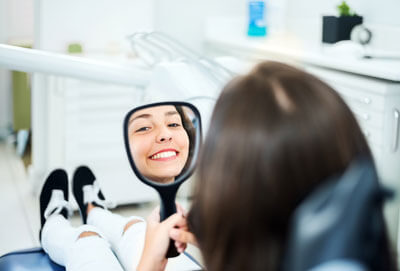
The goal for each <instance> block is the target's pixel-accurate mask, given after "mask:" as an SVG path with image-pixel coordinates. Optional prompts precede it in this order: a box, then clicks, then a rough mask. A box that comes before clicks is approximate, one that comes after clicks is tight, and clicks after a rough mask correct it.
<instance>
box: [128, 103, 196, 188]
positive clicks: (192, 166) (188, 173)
mask: <svg viewBox="0 0 400 271" xmlns="http://www.w3.org/2000/svg"><path fill="white" fill-rule="evenodd" d="M163 105H174V106H186V107H188V108H190V109H191V110H192V111H193V113H194V114H195V116H196V117H197V119H198V123H196V125H195V133H196V137H195V140H194V141H195V142H193V143H194V148H193V157H192V159H191V161H190V165H189V167H188V168H187V170H186V172H184V173H183V174H182V175H180V176H179V177H178V178H177V179H176V180H175V181H174V182H172V183H168V184H161V183H156V182H154V181H151V180H149V179H147V178H146V177H145V176H143V175H142V174H141V173H140V171H139V170H138V168H137V167H136V165H135V162H134V160H133V157H132V154H131V151H130V147H129V136H128V132H127V131H128V124H129V119H130V117H131V115H132V114H133V113H134V112H136V111H139V110H142V109H145V108H149V107H155V106H163ZM123 133H124V143H125V151H126V153H127V155H128V160H129V163H130V165H131V168H132V169H133V171H134V172H135V175H136V176H137V177H138V178H139V179H140V180H141V181H142V182H144V183H145V184H147V185H150V186H151V187H153V188H156V189H157V190H158V189H159V188H162V187H165V188H170V187H179V186H180V185H181V184H182V183H183V182H184V181H185V180H186V179H188V178H189V177H190V176H191V175H192V174H193V172H194V169H195V166H196V162H197V158H198V155H199V150H200V145H201V142H202V127H201V116H200V112H199V110H198V109H197V108H196V107H195V106H194V105H192V104H190V103H187V102H177V101H169V102H168V101H167V102H158V103H151V104H145V105H142V106H138V107H135V108H133V109H132V110H130V111H129V112H128V113H127V114H126V115H125V118H124V125H123Z"/></svg>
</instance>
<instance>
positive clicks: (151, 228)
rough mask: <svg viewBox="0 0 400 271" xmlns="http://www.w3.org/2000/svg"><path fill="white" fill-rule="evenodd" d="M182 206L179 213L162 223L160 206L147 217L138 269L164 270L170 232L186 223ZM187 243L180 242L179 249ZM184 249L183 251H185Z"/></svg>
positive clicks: (146, 270)
mask: <svg viewBox="0 0 400 271" xmlns="http://www.w3.org/2000/svg"><path fill="white" fill-rule="evenodd" d="M182 211H183V210H182V208H181V207H180V206H178V213H176V214H173V215H171V216H170V217H168V218H167V219H166V220H164V221H163V222H161V223H160V208H159V207H157V208H156V209H154V210H153V211H152V213H151V214H150V216H149V217H148V218H147V229H146V238H145V245H144V248H143V253H142V257H141V259H140V262H139V265H138V267H137V270H138V271H159V270H164V269H165V266H166V264H167V259H166V257H165V256H166V254H167V250H168V247H169V240H170V237H169V232H170V231H171V230H172V229H173V228H174V227H180V225H186V220H185V218H184V216H183V212H182ZM184 247H186V246H185V245H182V244H180V246H179V247H178V249H181V250H182V249H183V250H184ZM183 250H182V251H183Z"/></svg>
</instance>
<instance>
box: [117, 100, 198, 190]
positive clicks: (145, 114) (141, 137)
mask: <svg viewBox="0 0 400 271" xmlns="http://www.w3.org/2000/svg"><path fill="white" fill-rule="evenodd" d="M200 129H201V128H200V116H199V113H198V111H197V109H196V108H195V107H194V106H193V105H191V104H188V103H176V102H175V103H158V104H152V105H146V106H142V107H139V108H136V109H134V110H132V111H130V112H129V113H128V115H127V116H126V118H125V144H126V148H127V152H128V156H129V158H130V162H131V165H132V167H133V169H134V171H135V173H136V175H138V177H139V178H140V179H141V180H142V181H147V182H152V183H153V184H161V185H164V184H171V183H174V182H178V181H182V179H183V178H187V177H188V176H186V177H185V175H189V174H190V173H189V171H192V169H193V164H194V163H193V162H194V161H193V160H194V158H195V155H197V149H198V144H199V142H200V140H199V137H200ZM185 173H189V174H185Z"/></svg>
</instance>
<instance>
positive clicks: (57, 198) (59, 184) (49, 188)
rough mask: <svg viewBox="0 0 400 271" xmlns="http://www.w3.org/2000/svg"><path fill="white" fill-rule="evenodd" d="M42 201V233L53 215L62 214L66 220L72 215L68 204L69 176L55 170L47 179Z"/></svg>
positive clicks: (41, 197) (41, 196) (62, 171)
mask: <svg viewBox="0 0 400 271" xmlns="http://www.w3.org/2000/svg"><path fill="white" fill-rule="evenodd" d="M39 200H40V224H41V227H40V232H39V240H41V235H42V229H43V226H44V224H45V223H46V220H47V219H48V218H49V217H50V216H51V215H56V214H60V215H62V216H63V217H65V218H66V219H68V218H69V217H70V216H71V215H72V207H71V205H70V204H69V202H68V176H67V173H66V172H65V171H64V170H62V169H56V170H53V171H52V172H51V173H50V175H49V176H48V177H47V179H46V181H45V183H44V185H43V187H42V191H41V192H40V196H39Z"/></svg>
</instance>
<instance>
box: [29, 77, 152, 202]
mask: <svg viewBox="0 0 400 271" xmlns="http://www.w3.org/2000/svg"><path fill="white" fill-rule="evenodd" d="M45 82H46V83H45V84H43V87H44V88H45V89H42V94H43V95H44V97H43V98H44V100H45V103H44V106H45V107H46V108H45V109H44V112H45V113H44V115H45V116H44V117H45V118H43V119H42V121H41V127H40V129H45V130H46V131H47V135H46V137H47V141H46V142H44V143H43V144H44V148H45V154H46V155H45V158H43V159H44V160H45V161H44V162H45V164H44V165H43V166H44V168H45V171H47V172H48V171H49V170H51V169H54V168H57V167H61V168H64V169H66V170H67V171H68V173H69V176H70V180H72V175H73V172H74V170H75V168H76V167H77V166H79V165H87V166H89V167H90V168H91V169H92V170H93V171H94V173H95V175H96V177H97V179H98V180H99V182H100V184H101V187H102V190H103V191H104V194H105V196H106V197H107V200H110V201H111V202H113V203H115V204H131V203H141V202H146V201H151V200H155V199H157V193H156V192H155V191H154V190H153V189H152V188H150V187H148V186H147V185H144V184H143V183H142V182H140V181H139V180H138V179H137V177H136V176H135V174H134V173H133V170H132V169H131V168H130V165H129V162H128V159H127V154H126V151H125V146H124V141H123V119H124V117H125V114H126V113H127V112H128V111H129V110H131V109H132V108H134V107H136V106H138V105H139V104H141V102H142V96H143V89H138V88H135V87H132V86H124V85H115V84H106V83H98V82H94V81H86V80H77V79H71V78H65V77H55V76H46V77H45ZM42 116H43V115H42ZM38 117H40V116H38V115H36V116H35V118H38ZM37 128H38V129H39V127H37ZM40 169H41V168H40ZM39 187H40V185H39ZM71 198H73V197H71Z"/></svg>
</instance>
